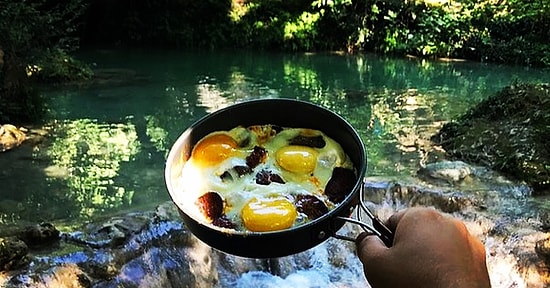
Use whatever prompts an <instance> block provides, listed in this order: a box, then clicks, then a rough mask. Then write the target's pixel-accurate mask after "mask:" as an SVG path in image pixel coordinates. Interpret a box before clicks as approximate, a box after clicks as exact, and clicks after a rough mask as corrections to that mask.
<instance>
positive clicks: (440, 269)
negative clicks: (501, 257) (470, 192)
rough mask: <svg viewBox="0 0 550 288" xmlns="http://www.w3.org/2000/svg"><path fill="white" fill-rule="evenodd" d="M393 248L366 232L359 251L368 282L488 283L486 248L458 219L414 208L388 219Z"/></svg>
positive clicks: (421, 284) (374, 284)
mask: <svg viewBox="0 0 550 288" xmlns="http://www.w3.org/2000/svg"><path fill="white" fill-rule="evenodd" d="M387 225H388V228H389V229H390V230H392V231H395V238H394V242H393V246H392V247H390V248H388V247H386V246H385V245H384V243H383V242H382V240H380V238H378V237H376V236H374V235H367V234H366V233H362V234H361V235H359V237H357V241H356V244H357V254H358V257H359V260H361V262H362V263H363V269H364V272H365V276H366V277H367V280H368V282H369V283H370V284H371V286H372V287H373V288H380V287H394V288H398V287H430V288H432V287H434V288H435V287H445V288H451V287H453V288H458V287H460V288H461V287H468V288H475V287H480V288H481V287H490V286H491V284H490V279H489V273H488V272H487V265H486V261H485V247H484V246H483V244H482V243H481V242H480V241H479V240H477V239H476V238H475V237H473V236H472V235H471V234H470V233H469V232H468V230H467V229H466V226H465V225H464V223H462V222H461V221H460V220H458V219H455V218H451V217H449V216H445V215H443V214H441V213H439V212H438V211H436V210H435V209H432V208H423V207H414V208H408V209H405V210H401V211H399V212H397V213H396V214H394V215H392V216H391V217H390V218H389V219H388V223H387Z"/></svg>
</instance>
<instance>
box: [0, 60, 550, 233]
mask: <svg viewBox="0 0 550 288" xmlns="http://www.w3.org/2000/svg"><path fill="white" fill-rule="evenodd" d="M78 56H79V58H81V59H82V60H84V61H86V62H88V63H92V65H93V67H94V68H95V69H96V70H97V71H98V74H99V73H101V71H103V73H104V72H105V71H108V72H109V73H110V74H109V75H110V76H108V77H107V78H104V79H101V81H94V82H92V83H88V84H86V83H80V85H70V86H66V87H50V88H48V89H45V90H44V92H43V96H44V98H45V99H47V101H48V102H47V103H48V104H47V105H48V111H49V117H48V119H47V122H46V124H45V125H44V126H43V127H30V128H41V129H47V130H48V131H49V134H48V135H47V136H46V137H45V138H44V139H43V140H41V141H40V142H39V143H33V145H30V146H32V147H30V148H29V147H27V148H25V149H20V151H11V152H9V153H3V154H1V155H0V161H1V162H3V163H2V167H3V169H2V173H1V175H0V177H2V183H3V187H4V189H1V191H0V196H1V197H0V199H2V200H0V207H2V209H1V210H0V222H1V223H2V224H13V223H17V222H18V221H23V222H27V221H29V222H34V221H69V219H70V220H71V221H82V220H86V219H89V218H91V217H93V216H94V215H101V214H105V213H115V212H116V211H119V210H132V209H140V208H144V207H150V206H151V205H154V204H158V203H160V202H162V201H165V200H168V195H167V193H166V190H165V187H164V180H163V168H164V159H165V156H166V153H167V151H168V150H169V148H170V146H171V144H172V143H173V142H174V141H175V139H176V138H177V137H178V136H179V134H180V133H181V132H182V131H183V130H184V129H185V128H186V127H187V126H188V125H190V124H191V123H192V122H194V121H196V120H197V119H199V118H200V117H202V116H204V115H206V114H207V113H210V112H213V111H215V110H217V109H219V108H221V107H225V106H227V105H230V104H231V103H235V102H239V101H245V100H247V99H257V98H277V97H285V98H296V99H300V100H306V101H311V102H314V103H317V104H319V105H322V106H324V107H327V108H329V109H331V110H333V111H335V112H337V113H339V114H341V115H342V116H343V117H344V118H346V119H347V120H348V121H349V122H350V123H351V124H352V125H353V126H354V127H355V128H356V129H357V130H358V132H359V134H360V135H361V136H362V137H363V140H364V142H365V144H366V149H367V152H368V157H369V158H368V160H369V166H368V167H369V170H368V172H367V173H368V174H369V175H400V174H405V175H408V174H410V173H411V172H412V171H414V170H415V169H416V168H418V163H419V159H421V157H422V156H423V153H425V152H426V151H424V150H423V147H422V146H423V145H422V141H421V139H422V138H425V139H426V138H427V137H429V135H430V134H433V133H434V132H435V130H436V129H438V128H439V127H440V126H441V125H442V123H444V122H445V121H449V120H451V119H452V118H453V117H455V116H457V115H459V114H460V113H462V112H464V111H465V110H466V109H467V108H468V107H471V106H472V105H473V104H474V103H477V102H479V101H481V100H482V99H484V98H485V97H487V96H488V95H490V94H493V93H494V92H496V91H497V90H499V89H501V88H502V87H504V86H506V85H508V84H510V83H511V82H512V81H513V80H514V79H521V80H523V81H535V82H540V81H542V80H543V79H548V73H549V72H547V71H541V70H535V69H527V68H518V67H507V66H492V65H484V64H479V63H468V62H465V63H436V62H428V61H418V60H410V59H390V58H381V57H377V56H374V55H355V56H348V55H345V56H344V55H336V54H269V53H247V52H238V53H234V52H217V53H214V52H170V51H168V52H167V51H88V52H81V53H80V54H79V55H78ZM104 74H105V73H104ZM102 75H103V74H102ZM117 77H118V78H117ZM121 79H122V80H121ZM273 113H284V111H273ZM31 148H32V149H31ZM10 154H11V155H10Z"/></svg>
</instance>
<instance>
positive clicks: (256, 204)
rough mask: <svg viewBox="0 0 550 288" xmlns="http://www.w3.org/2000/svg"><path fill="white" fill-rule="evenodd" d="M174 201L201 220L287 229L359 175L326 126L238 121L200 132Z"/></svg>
mask: <svg viewBox="0 0 550 288" xmlns="http://www.w3.org/2000/svg"><path fill="white" fill-rule="evenodd" d="M179 180H180V181H181V182H180V184H181V185H180V186H179V187H182V191H178V193H176V194H177V195H176V199H175V201H177V202H179V203H178V204H179V205H180V207H184V209H185V211H186V212H187V213H188V214H190V215H192V217H193V218H195V219H199V220H200V221H201V222H204V223H208V224H211V225H214V226H217V227H219V228H225V229H234V230H239V231H253V232H268V231H278V230H284V229H288V228H292V227H296V226H298V225H302V224H304V223H307V222H308V221H311V220H314V219H317V218H319V217H321V216H323V215H325V214H327V213H329V211H331V210H332V209H334V207H336V205H338V203H340V202H342V201H343V200H344V199H345V197H346V196H347V195H348V194H349V193H351V191H352V190H353V187H354V185H355V183H356V182H357V175H356V172H355V170H354V167H353V164H352V162H351V160H350V158H349V157H348V155H346V153H345V152H344V151H343V149H342V147H341V146H340V144H339V143H337V142H336V141H334V140H333V139H331V138H330V137H328V136H327V135H326V134H324V133H323V132H322V131H319V130H314V129H307V128H288V127H279V126H274V125H257V126H250V127H241V126H239V127H235V128H234V129H231V130H229V131H215V132H213V133H210V134H208V135H206V136H205V137H203V138H202V139H200V140H199V141H198V142H197V144H196V145H195V146H194V147H193V150H192V152H191V155H190V157H189V159H188V160H187V162H186V163H185V165H184V166H183V169H182V171H181V178H180V179H179Z"/></svg>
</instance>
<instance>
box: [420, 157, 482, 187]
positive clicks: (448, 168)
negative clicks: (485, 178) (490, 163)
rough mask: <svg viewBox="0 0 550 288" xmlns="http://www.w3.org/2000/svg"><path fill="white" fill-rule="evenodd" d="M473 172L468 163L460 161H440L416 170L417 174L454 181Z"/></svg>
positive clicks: (462, 178)
mask: <svg viewBox="0 0 550 288" xmlns="http://www.w3.org/2000/svg"><path fill="white" fill-rule="evenodd" d="M472 174H473V169H472V167H471V166H470V165H468V164H466V163H464V162H462V161H446V160H445V161H440V162H435V163H429V164H426V165H425V166H424V167H422V168H420V169H419V170H418V175H419V176H424V177H430V178H433V179H439V180H444V181H447V182H448V183H451V184H452V183H456V182H459V181H461V180H464V179H465V178H466V177H468V176H470V175H472Z"/></svg>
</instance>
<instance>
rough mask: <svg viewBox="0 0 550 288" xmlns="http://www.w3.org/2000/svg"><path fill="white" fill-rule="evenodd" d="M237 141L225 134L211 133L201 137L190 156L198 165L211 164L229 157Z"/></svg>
mask: <svg viewBox="0 0 550 288" xmlns="http://www.w3.org/2000/svg"><path fill="white" fill-rule="evenodd" d="M237 147H238V145H237V141H235V139H233V138H232V137H231V136H229V135H226V134H213V135H210V136H207V137H205V138H204V139H202V140H201V141H200V142H199V143H197V145H195V148H193V152H192V154H191V157H192V158H193V159H194V161H196V162H197V163H198V164H199V165H200V166H212V165H215V164H218V163H220V162H222V161H223V160H225V159H227V158H229V157H230V156H231V155H233V154H234V153H235V151H236V150H237Z"/></svg>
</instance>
